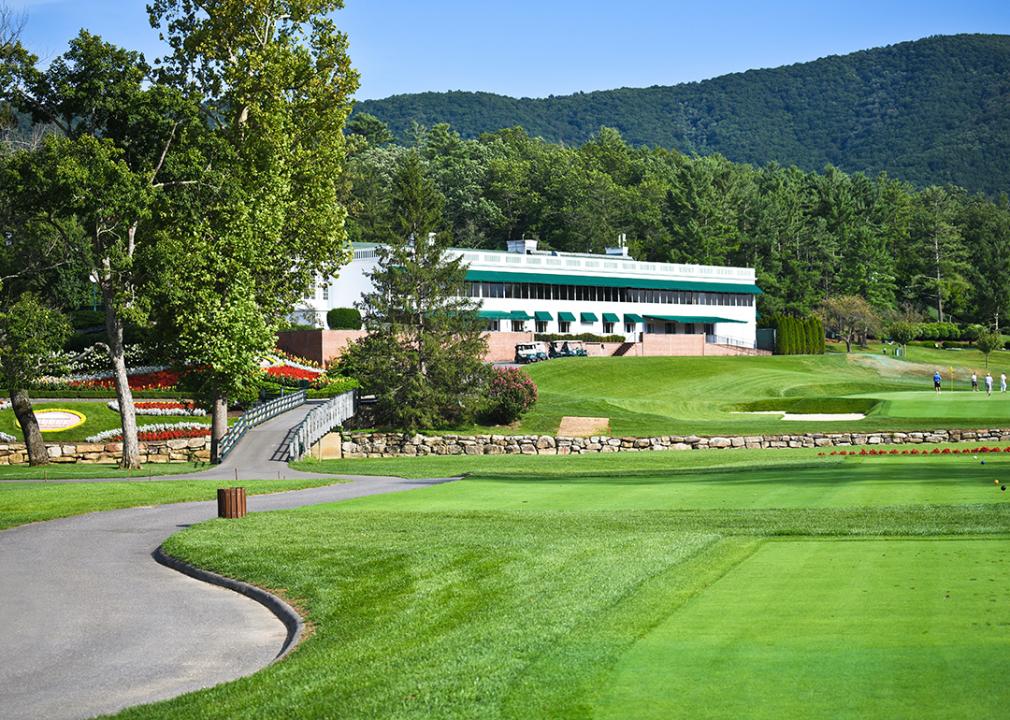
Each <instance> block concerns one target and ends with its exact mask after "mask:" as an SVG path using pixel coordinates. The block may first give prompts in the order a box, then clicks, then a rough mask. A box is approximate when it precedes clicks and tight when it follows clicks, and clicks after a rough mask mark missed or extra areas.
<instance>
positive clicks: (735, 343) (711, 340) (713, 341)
mask: <svg viewBox="0 0 1010 720" xmlns="http://www.w3.org/2000/svg"><path fill="white" fill-rule="evenodd" d="M705 342H707V343H708V344H709V345H729V346H730V347H738V348H746V349H748V350H753V349H754V343H752V342H748V341H746V340H740V339H738V338H731V337H724V336H722V335H706V336H705Z"/></svg>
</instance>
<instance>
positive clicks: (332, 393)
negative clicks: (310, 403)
mask: <svg viewBox="0 0 1010 720" xmlns="http://www.w3.org/2000/svg"><path fill="white" fill-rule="evenodd" d="M324 377H326V378H327V380H326V381H325V382H324V383H323V384H322V385H321V386H320V387H318V388H309V398H312V399H318V398H331V397H336V396H337V395H343V394H344V393H345V392H348V391H349V390H356V389H357V388H358V387H360V384H359V383H358V381H357V380H355V379H354V378H349V377H332V378H330V377H329V376H324Z"/></svg>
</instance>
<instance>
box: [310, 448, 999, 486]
mask: <svg viewBox="0 0 1010 720" xmlns="http://www.w3.org/2000/svg"><path fill="white" fill-rule="evenodd" d="M979 445H980V443H977V442H967V443H948V444H944V445H926V444H919V445H876V446H873V447H872V448H869V449H875V450H876V451H877V452H882V451H890V450H898V452H902V451H906V450H908V451H911V450H918V451H919V452H924V453H925V452H932V451H933V449H934V448H936V449H940V450H943V449H945V448H949V449H950V450H951V451H955V450H956V451H958V452H960V451H961V450H962V449H964V448H970V449H976V448H978V447H979ZM1007 445H1008V444H1007V443H999V444H998V446H999V448H1000V449H1003V448H1005V447H1007ZM835 449H837V450H847V451H853V452H855V451H859V450H863V449H866V448H861V447H859V448H857V447H848V448H823V449H821V448H796V449H774V450H771V449H769V450H746V449H743V448H739V449H732V450H692V451H683V452H678V451H663V452H651V451H650V452H639V453H592V454H588V453H587V454H585V455H567V456H551V455H548V456H535V455H477V456H471V455H427V456H425V457H392V458H375V459H347V460H322V461H320V460H314V459H311V458H307V459H305V460H300V461H298V462H294V463H291V467H293V468H295V469H296V470H304V471H305V472H317V473H334V474H338V475H392V476H396V477H406V478H429V477H458V476H461V475H477V476H480V477H482V478H520V479H527V480H529V479H540V478H551V479H555V478H568V479H570V478H572V477H577V478H580V479H585V478H604V479H606V478H618V479H620V478H628V477H633V476H654V477H665V476H667V475H670V474H673V473H679V472H685V471H691V470H700V469H719V468H741V469H742V472H747V473H749V472H750V471H751V470H753V469H757V470H758V471H761V472H764V471H776V472H781V473H786V472H788V471H789V468H790V467H791V466H796V465H809V466H813V467H818V468H823V467H825V466H829V465H833V464H838V463H842V462H845V463H847V464H848V465H849V466H852V465H856V464H860V463H872V464H874V465H880V464H881V463H887V462H899V463H904V464H907V463H909V462H912V461H913V460H914V458H896V459H894V460H892V459H891V458H880V457H858V456H857V457H845V458H842V457H837V456H830V454H829V453H830V452H831V451H832V450H835ZM822 453H823V455H822ZM919 459H920V461H926V460H927V458H923V457H921V456H919ZM931 459H932V460H935V458H931ZM948 460H949V461H950V462H951V463H952V464H953V465H957V466H960V465H975V464H978V463H980V461H981V460H985V462H986V464H987V465H990V466H991V465H994V464H996V465H1005V464H1007V463H1010V455H1005V454H1004V455H997V454H986V455H978V456H977V457H976V456H975V455H969V456H958V457H956V458H955V457H949V458H948ZM1007 476H1008V479H1010V472H1008V473H1007Z"/></svg>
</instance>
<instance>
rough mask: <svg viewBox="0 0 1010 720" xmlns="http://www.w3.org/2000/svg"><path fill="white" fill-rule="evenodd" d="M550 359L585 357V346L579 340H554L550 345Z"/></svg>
mask: <svg viewBox="0 0 1010 720" xmlns="http://www.w3.org/2000/svg"><path fill="white" fill-rule="evenodd" d="M550 352H551V357H552V358H555V357H586V355H587V353H586V345H585V343H583V342H582V341H581V340H555V341H553V342H552V343H551V351H550Z"/></svg>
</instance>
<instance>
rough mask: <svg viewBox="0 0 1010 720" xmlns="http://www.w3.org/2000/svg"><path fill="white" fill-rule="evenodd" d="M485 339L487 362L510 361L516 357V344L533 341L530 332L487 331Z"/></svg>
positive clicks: (485, 358)
mask: <svg viewBox="0 0 1010 720" xmlns="http://www.w3.org/2000/svg"><path fill="white" fill-rule="evenodd" d="M484 337H485V338H486V339H487V355H485V356H484V360H485V361H487V362H512V361H513V360H515V357H516V345H519V344H520V343H531V342H533V333H531V332H489V333H484Z"/></svg>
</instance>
